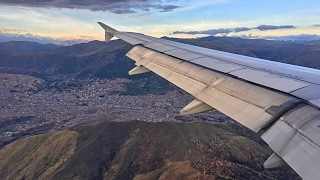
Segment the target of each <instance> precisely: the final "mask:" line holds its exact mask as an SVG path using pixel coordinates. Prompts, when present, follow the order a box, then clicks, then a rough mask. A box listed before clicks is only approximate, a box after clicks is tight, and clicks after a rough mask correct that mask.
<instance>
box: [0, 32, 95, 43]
mask: <svg viewBox="0 0 320 180" xmlns="http://www.w3.org/2000/svg"><path fill="white" fill-rule="evenodd" d="M17 31H18V30H17ZM11 32H15V31H13V30H11ZM23 32H26V31H23ZM93 39H94V38H93V37H90V36H79V37H77V38H72V37H70V38H64V39H63V38H51V37H43V36H39V35H35V34H31V33H28V32H26V33H23V34H17V33H7V31H6V30H0V42H7V41H32V42H38V43H41V44H57V45H63V46H69V45H73V44H78V43H82V42H88V41H90V40H93Z"/></svg>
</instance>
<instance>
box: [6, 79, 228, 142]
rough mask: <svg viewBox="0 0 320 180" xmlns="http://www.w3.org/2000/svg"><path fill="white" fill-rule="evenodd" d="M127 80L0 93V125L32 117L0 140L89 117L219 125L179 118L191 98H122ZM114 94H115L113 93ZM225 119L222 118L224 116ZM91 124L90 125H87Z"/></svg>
mask: <svg viewBox="0 0 320 180" xmlns="http://www.w3.org/2000/svg"><path fill="white" fill-rule="evenodd" d="M125 83H130V80H128V79H121V78H118V79H113V80H107V79H87V80H84V81H83V82H82V87H81V88H70V89H67V90H64V91H59V92H58V91H56V90H55V89H54V88H53V89H52V88H51V89H47V88H45V89H43V90H41V91H37V92H35V91H25V92H17V91H14V92H12V91H2V94H1V99H0V106H1V109H0V121H6V120H10V119H13V118H17V117H25V116H32V117H33V118H32V119H31V120H28V121H25V122H21V123H18V124H14V125H12V126H9V127H8V128H6V130H5V131H2V132H0V136H10V135H12V134H13V133H18V132H21V131H26V130H28V129H30V128H35V127H37V126H43V125H45V124H52V123H54V124H55V126H54V128H53V129H52V130H55V129H60V128H62V127H70V126H74V125H77V124H82V123H84V122H86V123H88V121H90V120H88V119H90V118H92V117H104V119H108V120H113V121H129V120H141V121H148V122H164V121H184V122H194V121H203V120H205V121H208V122H214V121H215V120H217V121H221V116H223V115H222V114H221V113H219V112H217V111H211V112H208V113H203V114H201V115H193V116H187V117H181V116H179V111H180V110H181V109H182V108H183V107H184V106H186V105H187V104H188V103H189V102H191V101H192V100H193V98H192V96H190V95H188V94H186V93H184V92H181V91H178V90H174V91H168V92H167V93H166V94H165V95H154V94H146V95H139V96H129V95H121V93H119V92H122V91H125V90H126V86H125ZM115 92H116V93H115ZM223 117H224V116H223ZM89 123H90V122H89Z"/></svg>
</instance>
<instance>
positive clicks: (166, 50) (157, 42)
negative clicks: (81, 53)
mask: <svg viewBox="0 0 320 180" xmlns="http://www.w3.org/2000/svg"><path fill="white" fill-rule="evenodd" d="M99 24H100V25H101V26H102V27H103V28H104V29H105V32H106V41H109V40H110V39H111V38H112V37H113V36H116V37H118V38H120V39H122V40H124V41H126V42H128V43H130V44H132V45H133V46H134V47H133V48H132V49H131V50H130V51H129V52H128V53H127V56H128V57H129V58H131V59H133V60H134V61H135V62H136V63H135V65H136V67H135V68H133V69H132V70H131V71H130V72H129V74H130V75H134V74H141V73H146V72H150V71H153V72H154V73H156V74H158V75H159V76H161V77H163V78H165V79H167V80H168V81H170V82H171V83H173V84H175V85H176V86H178V87H180V88H181V89H183V90H185V91H186V92H188V93H190V94H191V95H193V96H194V97H195V100H194V101H192V102H191V103H190V104H189V105H187V106H186V107H185V108H183V109H182V110H181V112H180V113H181V114H182V115H185V114H195V113H199V112H204V111H208V110H211V109H213V108H215V109H217V110H219V111H221V112H222V113H224V114H226V115H227V116H229V117H231V118H233V119H234V120H236V121H238V122H239V123H241V124H243V125H244V126H246V127H248V128H249V129H251V130H253V131H254V132H257V133H260V134H262V139H263V140H264V141H265V142H266V143H268V145H269V146H270V147H271V149H272V150H273V151H274V154H273V155H272V156H271V157H270V158H269V159H268V160H267V161H266V162H265V164H264V165H265V167H266V168H273V167H278V166H281V165H285V164H288V165H289V166H291V167H292V168H293V169H294V170H295V171H296V172H297V173H298V174H299V175H300V176H301V177H302V178H303V179H317V178H319V177H320V110H319V108H320V71H319V70H315V69H310V68H305V67H299V66H294V65H288V64H283V63H278V62H272V61H267V60H262V59H258V58H252V57H246V56H241V55H236V54H231V53H226V52H221V51H216V50H211V49H206V48H201V47H196V46H191V45H186V44H182V43H177V42H172V41H169V40H165V39H159V38H154V37H150V36H146V35H143V34H139V33H132V32H119V31H117V30H115V29H113V28H111V27H109V26H107V25H105V24H103V23H100V22H99Z"/></svg>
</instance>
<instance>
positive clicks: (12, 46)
mask: <svg viewBox="0 0 320 180" xmlns="http://www.w3.org/2000/svg"><path fill="white" fill-rule="evenodd" d="M58 47H60V46H58V45H55V44H40V43H36V42H29V41H9V42H0V51H16V52H41V51H50V50H52V49H56V48H58Z"/></svg>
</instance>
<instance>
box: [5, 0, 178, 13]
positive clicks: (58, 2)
mask: <svg viewBox="0 0 320 180" xmlns="http://www.w3.org/2000/svg"><path fill="white" fill-rule="evenodd" d="M174 1H175V0H166V1H162V0H68V1H62V0H41V1H39V0H0V4H2V5H11V6H29V7H48V8H51V7H55V8H71V9H89V10H92V11H110V12H113V13H116V14H129V13H135V12H137V11H145V12H149V11H151V10H156V11H158V12H170V11H173V10H174V9H177V8H179V6H176V5H172V4H170V2H174Z"/></svg>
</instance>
